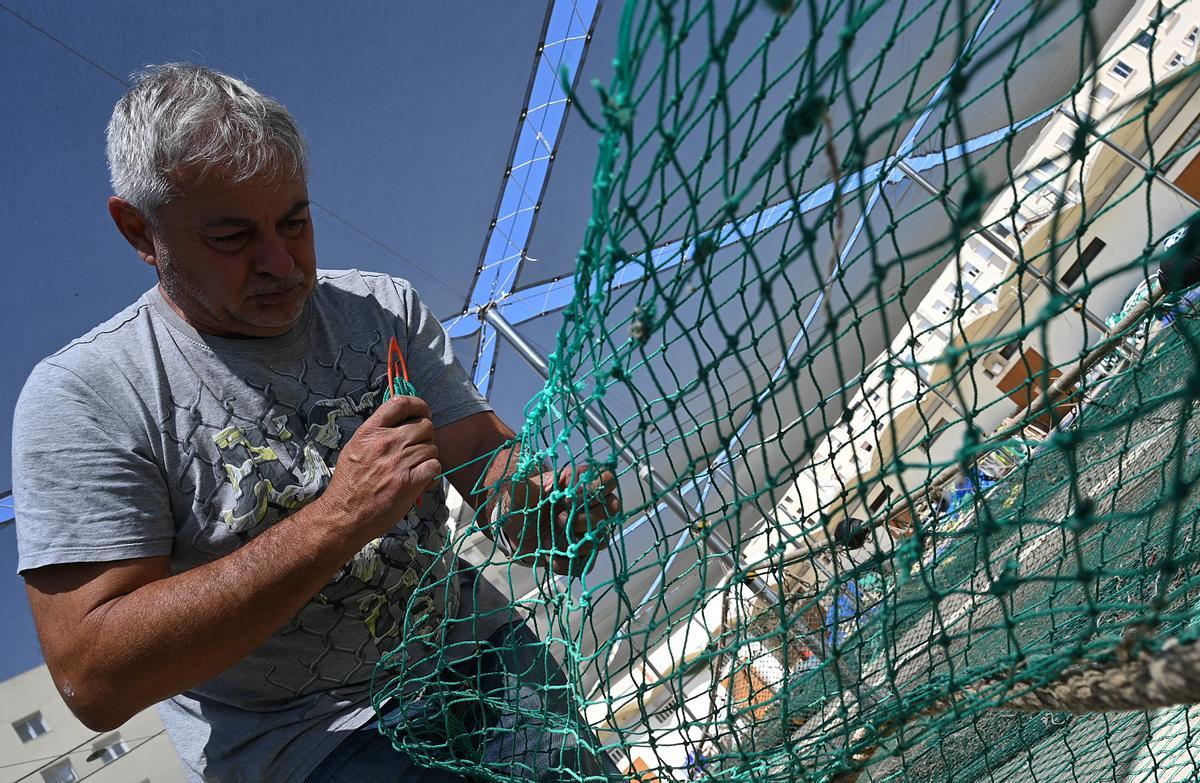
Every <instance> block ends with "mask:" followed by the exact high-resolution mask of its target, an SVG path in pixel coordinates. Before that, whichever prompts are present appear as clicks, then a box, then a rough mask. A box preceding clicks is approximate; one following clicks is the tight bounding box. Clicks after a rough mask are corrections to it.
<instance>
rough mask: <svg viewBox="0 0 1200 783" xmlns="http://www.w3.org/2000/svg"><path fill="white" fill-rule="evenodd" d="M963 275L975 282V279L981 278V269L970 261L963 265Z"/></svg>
mask: <svg viewBox="0 0 1200 783" xmlns="http://www.w3.org/2000/svg"><path fill="white" fill-rule="evenodd" d="M963 274H964V275H966V276H967V277H969V278H971V279H972V280H974V279H975V278H977V277H979V268H978V267H976V266H975V265H974V264H972V263H971V262H970V261H968V262H967V263H965V264H963Z"/></svg>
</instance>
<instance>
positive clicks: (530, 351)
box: [484, 307, 779, 605]
mask: <svg viewBox="0 0 1200 783" xmlns="http://www.w3.org/2000/svg"><path fill="white" fill-rule="evenodd" d="M484 318H486V319H487V322H488V323H490V324H491V325H492V327H493V328H494V329H495V330H496V333H497V334H499V335H500V336H501V337H503V338H504V339H505V340H507V341H508V342H509V344H510V345H512V347H513V348H514V349H515V350H516V351H517V353H518V354H519V355H520V356H521V358H522V359H524V360H525V361H526V363H528V364H529V366H530V367H532V368H533V369H534V370H535V371H537V373H538V374H539V375H541V376H542V378H546V379H548V378H549V377H550V368H549V366H548V365H547V364H546V360H545V359H544V358H543V357H542V355H541V354H540V353H538V351H537V349H536V348H534V347H533V346H532V345H530V344H529V342H528V341H527V340H526V339H525V338H524V337H522V336H521V335H520V334H518V333H517V331H516V329H514V328H513V326H512V324H510V323H509V322H508V321H507V320H506V319H505V318H504V316H502V315H500V313H499V312H498V311H497V310H496V308H494V307H489V308H488V309H487V310H486V311H485V312H484ZM583 414H584V416H585V417H586V418H587V421H588V424H590V425H591V426H592V428H593V429H594V430H596V431H597V432H600V433H608V432H609V427H608V425H607V424H606V423H605V422H604V420H603V419H601V418H600V416H599V415H598V414H597V413H596V412H595V411H593V410H591V409H590V408H584V409H583ZM617 456H618V457H619V458H620V459H621V461H622V462H624V463H625V464H627V465H629V466H631V467H633V468H635V469H636V470H637V471H638V475H640V476H641V477H642V478H643V479H645V480H646V481H648V482H649V483H650V486H651V487H652V488H653V489H654V491H655V493H656V494H657V495H659V496H660V499H661V500H662V501H663V503H665V504H666V506H667V507H668V508H669V509H671V511H673V512H675V514H676V516H678V517H679V518H680V520H682V521H683V523H684V524H686V525H687V526H688V527H689V528H690V529H691V530H693V531H698V530H703V532H702V536H703V540H704V542H705V543H706V544H707V546H708V548H709V549H711V550H712V551H713V552H714V553H715V554H716V555H717V557H719V558H720V559H721V560H722V561H724V562H725V564H726V565H727V566H728V567H729V568H730V569H731V570H733V571H734V572H737V571H739V570H743V569H742V568H741V562H740V561H739V560H738V558H737V557H736V556H735V555H734V554H733V550H732V547H730V545H729V544H728V543H726V541H725V540H724V539H723V538H722V537H721V536H720V534H718V533H717V532H716V531H715V530H712V529H711V528H709V529H702V528H699V527H698V526H697V524H696V523H695V522H694V521H693V520H692V517H693V514H692V512H691V511H690V510H689V509H688V507H687V505H686V504H684V502H683V499H682V498H680V496H679V493H678V491H677V490H675V489H673V488H671V487H669V486H668V485H667V483H666V482H665V481H664V480H663V479H662V477H661V476H659V474H658V472H657V471H656V470H655V469H654V467H653V466H651V465H650V464H649V463H648V462H646V461H644V460H641V459H639V458H638V456H637V454H636V453H634V451H633V449H631V448H629V446H628V445H626V444H625V443H618V449H617ZM745 578H746V580H747V581H748V582H750V584H751V585H753V586H754V588H755V589H756V590H757V591H758V592H759V593H760V594H762V596H763V598H765V599H766V600H767V601H769V602H770V603H771V604H772V605H775V604H778V603H779V593H778V592H777V591H776V590H775V589H774V588H773V587H771V586H770V585H769V584H767V582H766V581H765V580H764V579H763V578H762V576H760V575H759V574H758V572H757V571H753V572H750V573H747V574H746V575H745Z"/></svg>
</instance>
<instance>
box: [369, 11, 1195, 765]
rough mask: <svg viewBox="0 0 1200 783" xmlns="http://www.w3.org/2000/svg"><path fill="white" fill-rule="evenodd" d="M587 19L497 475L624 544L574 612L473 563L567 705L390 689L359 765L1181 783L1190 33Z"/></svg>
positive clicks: (871, 15) (1188, 447)
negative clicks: (498, 585)
mask: <svg viewBox="0 0 1200 783" xmlns="http://www.w3.org/2000/svg"><path fill="white" fill-rule="evenodd" d="M608 12H611V13H612V14H613V18H614V19H615V20H616V21H615V23H614V25H613V27H612V32H613V35H614V36H615V40H616V49H615V54H614V55H613V58H612V61H611V66H609V65H608V64H606V65H605V69H604V72H605V74H606V77H605V78H604V79H600V80H597V81H595V82H594V83H593V84H592V85H591V86H586V87H582V88H580V90H579V92H578V94H573V95H572V111H574V112H575V113H576V117H577V121H578V122H580V123H582V124H584V125H586V126H587V127H586V130H587V131H588V132H590V133H591V134H592V135H593V136H594V138H595V140H596V144H595V148H596V150H597V156H596V162H595V176H594V181H593V186H592V211H591V214H590V217H589V218H588V220H587V225H586V232H585V234H584V241H583V245H582V248H581V249H580V251H579V254H578V257H577V258H576V260H575V265H574V269H573V277H571V278H569V282H570V284H571V285H573V287H574V297H573V299H572V301H571V304H570V305H569V306H568V307H567V308H566V309H565V311H563V312H562V313H561V315H560V316H558V321H557V323H558V328H557V334H556V337H555V338H554V340H555V341H554V345H553V352H552V354H551V355H550V357H549V359H550V360H549V377H548V379H547V381H546V384H545V387H544V390H543V391H542V392H541V393H540V394H538V395H537V396H536V397H535V398H534V399H532V400H531V401H530V402H529V405H528V407H527V409H526V420H525V423H524V426H523V428H522V430H521V433H520V436H519V439H520V447H521V453H520V456H519V458H518V464H514V466H513V467H514V468H515V469H516V471H517V473H518V474H522V473H525V474H527V473H529V472H531V471H536V470H541V469H543V468H544V469H548V470H553V471H555V472H556V473H557V472H559V471H561V470H562V469H564V468H566V467H568V466H582V465H599V466H605V467H610V468H612V469H613V470H614V471H615V472H616V473H617V474H618V481H619V491H620V495H621V500H622V505H623V511H622V512H621V514H619V515H618V516H617V517H615V518H612V519H609V520H606V521H605V522H603V523H600V524H598V525H597V526H596V529H595V530H594V531H593V532H592V533H590V534H589V536H592V537H597V538H600V537H610V538H611V545H610V546H609V548H608V549H607V550H604V551H603V552H601V553H599V554H598V555H596V556H595V558H594V560H595V562H594V563H593V568H592V569H591V570H590V572H589V573H588V574H587V575H586V576H583V577H581V578H578V579H567V578H562V577H554V576H553V575H551V574H549V573H547V571H546V569H545V568H544V567H542V566H535V567H534V568H533V569H532V570H529V569H525V568H524V567H522V566H516V565H512V564H511V563H508V562H507V559H506V558H505V557H504V555H503V554H502V553H501V552H500V551H498V550H497V549H495V548H494V547H486V546H485V547H484V548H483V551H485V552H486V553H487V557H486V562H485V563H484V565H485V566H486V567H487V568H488V569H489V570H490V573H492V574H493V575H494V576H496V577H497V578H498V579H499V580H501V581H504V580H508V581H511V582H512V583H513V584H520V585H525V586H526V587H527V588H528V589H522V590H516V591H515V593H516V594H514V596H513V599H514V605H515V606H516V607H518V609H519V610H520V612H522V615H521V616H522V617H525V616H528V617H529V624H530V627H531V628H533V629H534V630H535V631H536V633H537V634H538V635H539V636H540V637H541V638H542V639H544V640H545V649H546V650H547V651H548V653H549V654H550V655H552V656H553V659H554V662H555V664H556V665H560V666H561V668H562V670H563V671H564V672H565V675H566V682H561V683H550V684H546V685H544V686H535V687H533V691H536V690H537V689H538V687H542V688H543V689H544V690H546V691H547V693H542V694H538V693H536V692H533V693H525V694H524V696H523V697H522V698H520V699H518V702H519V704H514V703H513V702H512V701H511V700H509V699H506V697H505V694H506V693H509V692H508V691H506V690H505V689H506V688H509V690H511V687H512V686H513V683H518V684H519V683H520V682H521V673H520V672H517V673H515V674H513V677H515V679H514V680H510V681H508V682H507V685H496V684H494V683H493V684H492V685H488V684H487V682H485V680H486V677H484V676H482V675H480V674H479V673H478V672H477V671H475V670H473V669H472V666H475V665H476V664H475V663H471V662H468V663H466V664H461V663H460V664H456V665H454V666H451V665H449V664H448V665H447V666H444V667H441V668H440V669H438V670H437V671H438V672H439V673H435V674H429V673H427V672H426V670H425V669H422V668H420V667H416V666H411V665H410V663H409V658H408V657H407V656H405V655H401V654H399V653H398V654H397V655H395V656H392V657H390V658H388V659H386V660H384V661H383V662H382V663H381V664H380V666H379V670H378V671H377V685H378V687H377V699H378V700H380V701H382V699H384V698H386V697H387V696H389V695H396V694H400V693H401V692H403V689H404V688H405V687H417V686H419V687H418V689H419V690H420V692H421V693H422V694H425V695H426V697H427V698H429V699H430V700H431V701H430V702H429V703H430V704H431V705H432V706H431V707H430V708H429V709H428V710H427V712H428V713H429V714H428V716H427V717H428V718H429V719H428V720H425V721H424V722H412V721H409V722H403V723H402V724H400V725H399V726H390V727H384V730H385V731H386V732H387V733H388V734H389V736H390V737H391V738H392V740H393V743H394V744H395V746H396V747H397V748H398V749H401V750H403V751H405V752H407V753H410V754H412V755H413V756H415V757H417V758H418V759H420V760H422V761H423V762H424V763H427V764H430V765H434V766H438V767H441V768H444V769H449V770H454V771H458V772H460V773H462V774H464V775H466V776H469V777H472V776H473V777H478V778H481V779H490V780H521V779H526V778H528V777H530V776H532V775H533V774H534V772H532V771H531V770H530V769H527V768H522V767H520V766H514V765H511V764H508V765H506V763H504V761H503V758H501V759H500V761H497V758H496V757H495V756H494V755H489V752H488V750H487V747H486V746H487V742H488V741H489V740H495V739H497V738H498V737H499V738H503V735H504V732H505V731H506V730H507V729H505V728H504V727H505V726H509V725H512V724H511V722H506V721H508V718H511V717H512V716H513V715H515V714H518V713H521V712H522V711H524V713H526V717H528V718H530V719H531V720H535V721H536V722H537V723H538V725H539V726H541V727H542V728H541V729H540V731H542V732H543V733H545V734H548V735H553V736H557V737H559V738H560V739H562V740H563V742H561V743H558V744H557V745H556V744H554V743H551V747H552V748H559V749H560V750H559V751H550V752H548V754H547V755H546V759H547V760H548V761H547V764H548V766H549V767H550V768H554V769H558V770H559V772H558V773H556V774H557V775H558V777H555V778H554V779H563V780H577V779H582V776H581V775H580V774H579V773H577V772H572V771H570V770H571V769H572V762H571V759H570V758H569V757H570V756H571V753H574V752H577V751H578V748H579V747H581V746H582V747H584V748H586V749H588V750H591V751H594V752H595V753H597V754H604V755H606V756H608V757H609V758H611V759H612V761H613V763H614V764H615V765H616V767H617V769H619V770H620V771H621V773H622V775H624V776H628V777H630V778H633V779H639V778H640V779H644V780H688V779H702V780H729V781H751V780H753V781H852V780H859V781H868V780H870V781H963V782H964V783H965V782H966V781H994V780H1005V781H1013V780H1022V781H1023V780H1029V781H1038V782H1039V783H1049V782H1050V781H1081V782H1084V781H1088V782H1090V781H1098V780H1110V779H1115V780H1155V781H1163V780H1192V779H1194V777H1195V774H1196V772H1195V770H1196V769H1197V758H1200V750H1197V748H1198V747H1200V738H1198V737H1197V732H1200V713H1198V712H1197V708H1195V707H1189V706H1188V704H1189V703H1190V702H1192V701H1195V700H1196V699H1197V698H1200V695H1197V694H1198V691H1197V688H1196V680H1195V679H1192V680H1191V681H1190V684H1189V681H1188V678H1187V677H1186V676H1183V675H1180V676H1175V674H1170V672H1174V671H1175V669H1172V666H1173V665H1175V663H1178V661H1180V660H1185V659H1187V656H1188V655H1191V656H1193V657H1192V658H1191V659H1190V660H1192V661H1196V660H1200V659H1198V658H1197V657H1196V656H1195V647H1194V645H1195V644H1197V642H1196V641H1195V640H1196V637H1197V635H1198V634H1200V610H1198V609H1197V606H1198V604H1197V599H1198V598H1200V562H1198V561H1200V540H1198V536H1200V529H1198V508H1200V492H1198V491H1197V490H1196V489H1195V484H1196V479H1197V476H1198V474H1200V421H1198V417H1197V416H1196V404H1197V403H1196V399H1197V396H1200V363H1198V360H1200V323H1198V322H1197V319H1196V317H1195V312H1194V310H1193V309H1192V304H1191V299H1190V294H1189V290H1188V289H1186V286H1185V285H1183V284H1182V283H1180V282H1179V281H1178V280H1175V279H1174V278H1172V280H1171V281H1169V282H1170V285H1169V286H1168V288H1170V289H1171V290H1166V289H1164V287H1163V285H1162V284H1161V283H1160V281H1159V279H1158V276H1157V275H1158V269H1159V265H1160V263H1161V262H1162V260H1163V259H1168V258H1171V259H1180V260H1179V261H1178V263H1179V264H1183V265H1185V266H1186V264H1188V263H1191V262H1190V259H1191V258H1193V257H1194V256H1195V254H1196V253H1197V252H1198V251H1200V247H1197V242H1198V240H1197V239H1196V238H1195V237H1197V236H1200V232H1193V233H1188V232H1186V231H1185V232H1182V233H1180V232H1178V231H1177V229H1178V228H1179V227H1180V226H1183V225H1186V223H1187V221H1188V220H1189V219H1191V217H1192V216H1193V214H1194V213H1195V212H1196V209H1197V203H1196V201H1195V195H1194V192H1195V189H1196V185H1195V183H1194V182H1193V183H1192V184H1189V182H1190V180H1189V179H1188V177H1189V176H1192V175H1188V174H1186V171H1187V167H1188V166H1190V165H1191V163H1190V161H1191V160H1192V158H1194V157H1195V155H1196V151H1197V147H1198V145H1200V141H1198V137H1200V133H1198V132H1197V107H1198V106H1200V103H1198V102H1197V99H1196V97H1195V94H1196V90H1197V85H1198V84H1200V79H1198V68H1197V66H1196V65H1195V64H1194V63H1193V62H1192V61H1193V59H1194V57H1195V51H1196V46H1195V36H1196V34H1195V32H1194V31H1193V30H1194V28H1195V26H1196V25H1197V24H1200V7H1197V4H1196V3H1195V2H1188V3H1181V2H1175V3H1169V2H1162V3H1153V2H1151V3H1112V4H1102V3H1096V2H1081V1H1080V0H1069V1H1067V0H1064V2H1033V1H1031V2H1019V1H1014V2H1009V1H1008V0H1003V2H992V1H991V0H988V1H987V2H970V1H969V0H926V1H924V2H920V1H918V2H908V1H907V0H893V1H889V2H883V1H882V0H875V1H872V2H867V1H866V0H861V1H859V0H841V1H836V2H835V1H834V0H830V1H829V2H818V1H817V0H798V1H797V2H787V1H786V0H773V1H771V2H748V1H742V2H738V1H736V0H731V1H730V2H707V1H703V2H702V1H700V0H697V1H696V2H667V1H666V0H660V1H659V2H650V1H648V0H644V1H642V2H633V1H632V0H631V1H630V2H627V3H625V4H624V5H623V6H622V7H619V8H609V9H606V13H608ZM1189 35H1190V36H1191V37H1190V38H1189ZM1189 46H1190V49H1189V48H1188V47H1189ZM1176 54H1178V55H1180V56H1179V57H1178V58H1177V57H1175V55H1176ZM564 78H565V79H566V83H567V84H570V83H571V82H570V79H569V76H568V75H564ZM1193 173H1194V174H1195V172H1193ZM1195 181H1196V182H1200V174H1197V175H1196V180H1195ZM1188 188H1191V189H1192V190H1191V191H1189V190H1188ZM540 230H547V229H546V227H544V226H543V227H542V228H541V229H540ZM1097 242H1099V244H1098V245H1097ZM518 293H519V292H518ZM495 489H496V490H498V491H500V490H503V487H497V488H495ZM564 491H565V492H567V490H564ZM500 521H503V520H500ZM494 524H495V522H494V521H493V520H491V519H489V518H487V517H485V516H483V515H482V514H481V515H479V516H477V518H476V519H475V520H474V522H473V524H470V525H464V526H463V527H462V529H459V530H457V531H456V534H455V536H454V538H453V542H452V546H453V547H454V548H455V552H456V553H461V552H464V551H466V548H467V547H468V546H469V544H470V542H471V541H472V540H478V532H477V530H478V529H479V528H490V527H492V526H493V525H494ZM473 537H474V538H473ZM585 543H586V541H570V540H568V541H565V542H555V543H553V544H551V543H548V544H547V547H552V546H553V547H554V548H555V551H556V553H558V554H567V555H570V554H573V553H576V552H578V551H581V549H580V547H581V545H582V544H585ZM439 589H445V586H444V585H442V584H440V583H437V584H425V585H422V586H420V587H418V588H417V590H416V593H417V594H418V595H419V594H420V593H421V592H422V591H433V590H439ZM482 655H483V653H480V656H482ZM480 656H477V657H476V658H475V659H472V660H475V661H478V660H482V657H480ZM1173 662H1174V663H1173ZM1156 667H1157V668H1156ZM435 669H436V667H435ZM1183 671H1185V672H1186V671H1187V666H1183ZM1164 672H1168V674H1164ZM530 676H531V677H532V675H530ZM1089 678H1090V679H1089ZM528 681H529V682H536V679H528ZM1081 683H1086V685H1084V684H1081ZM1189 689H1190V690H1189ZM549 691H553V692H552V693H549ZM439 694H440V695H439ZM1189 694H1192V695H1190V696H1189ZM509 695H511V693H509ZM526 697H527V698H526ZM547 697H552V698H547ZM522 699H523V700H522ZM1114 708H1120V709H1121V710H1124V711H1112V709H1114ZM484 726H491V727H492V728H491V729H484V728H481V727H484ZM518 739H519V738H517V737H516V736H515V734H514V738H513V743H516V742H518ZM520 741H525V740H520ZM510 744H512V743H510ZM561 747H569V748H571V749H573V750H572V751H571V753H568V752H566V751H561ZM510 750H511V748H510ZM555 752H559V755H558V756H555V755H554V754H555ZM514 757H515V756H514ZM1118 774H1119V775H1124V777H1114V775H1118Z"/></svg>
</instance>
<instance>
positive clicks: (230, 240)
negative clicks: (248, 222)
mask: <svg viewBox="0 0 1200 783" xmlns="http://www.w3.org/2000/svg"><path fill="white" fill-rule="evenodd" d="M209 238H210V239H212V241H213V242H216V243H217V244H218V245H236V244H237V243H238V242H241V241H243V240H244V239H245V238H246V232H245V231H238V232H237V233H234V234H222V235H221V236H217V237H209Z"/></svg>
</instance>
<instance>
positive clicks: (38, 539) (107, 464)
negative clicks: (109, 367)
mask: <svg viewBox="0 0 1200 783" xmlns="http://www.w3.org/2000/svg"><path fill="white" fill-rule="evenodd" d="M126 407H128V406H126ZM121 408H122V403H121V402H120V401H119V400H115V399H112V398H111V395H109V396H108V398H106V396H105V395H102V394H100V393H98V392H96V391H95V390H94V389H93V388H92V387H91V386H90V385H89V384H87V383H86V382H84V381H83V380H82V379H81V378H80V377H79V376H78V375H76V374H75V373H73V372H71V371H70V370H67V369H65V368H63V367H60V366H57V365H54V364H51V363H48V362H43V363H41V364H39V365H38V366H37V367H36V368H35V369H34V371H33V373H32V374H31V375H30V376H29V380H28V381H27V382H26V383H25V387H24V389H23V390H22V391H21V396H20V398H19V399H18V400H17V406H16V410H15V411H14V415H13V440H12V457H13V459H12V472H13V498H14V500H15V503H16V509H15V510H16V528H17V548H18V552H19V562H18V570H19V571H27V570H30V569H33V568H39V567H41V566H45V565H51V564H55V563H84V562H108V561H113V560H124V559H128V558H134V557H152V556H158V555H165V554H169V553H170V551H171V547H172V542H173V540H174V522H173V519H172V516H171V503H170V495H169V492H168V489H167V485H166V482H165V480H164V478H163V475H162V471H161V470H160V469H159V466H158V464H157V462H156V461H155V459H154V457H153V453H152V451H151V447H150V445H149V443H148V442H147V439H146V437H145V436H144V434H143V436H142V437H138V429H137V428H136V427H131V426H130V425H129V423H128V422H127V421H126V420H125V417H124V416H122V415H121V413H120V412H119V411H120V409H121Z"/></svg>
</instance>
